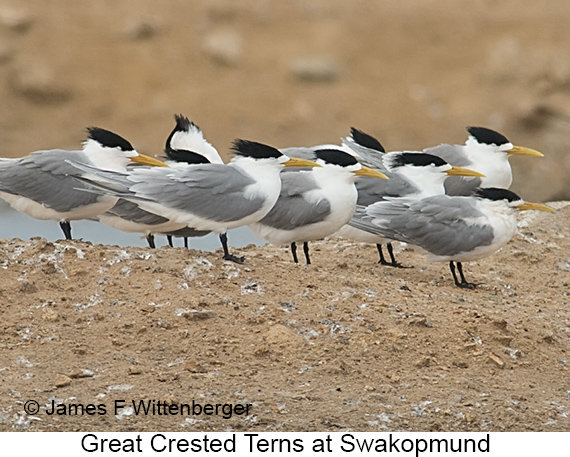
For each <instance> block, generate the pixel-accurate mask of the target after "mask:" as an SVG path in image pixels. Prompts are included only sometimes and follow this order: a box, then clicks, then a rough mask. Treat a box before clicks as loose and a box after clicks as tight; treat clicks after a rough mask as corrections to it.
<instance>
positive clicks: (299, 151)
mask: <svg viewBox="0 0 570 457" xmlns="http://www.w3.org/2000/svg"><path fill="white" fill-rule="evenodd" d="M279 152H281V153H282V154H285V155H286V156H287V157H295V158H296V159H304V160H315V159H316V158H317V156H316V154H315V149H313V148H303V147H298V148H297V147H293V148H283V149H279Z"/></svg>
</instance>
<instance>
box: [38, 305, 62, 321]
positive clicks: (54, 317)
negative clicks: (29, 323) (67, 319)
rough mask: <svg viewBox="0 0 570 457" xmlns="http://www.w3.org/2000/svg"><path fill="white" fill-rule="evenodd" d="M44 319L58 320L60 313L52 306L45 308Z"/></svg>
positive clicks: (43, 311)
mask: <svg viewBox="0 0 570 457" xmlns="http://www.w3.org/2000/svg"><path fill="white" fill-rule="evenodd" d="M42 319H43V320H44V321H48V322H57V321H58V320H59V314H57V312H55V311H54V310H53V309H51V308H44V309H43V310H42Z"/></svg>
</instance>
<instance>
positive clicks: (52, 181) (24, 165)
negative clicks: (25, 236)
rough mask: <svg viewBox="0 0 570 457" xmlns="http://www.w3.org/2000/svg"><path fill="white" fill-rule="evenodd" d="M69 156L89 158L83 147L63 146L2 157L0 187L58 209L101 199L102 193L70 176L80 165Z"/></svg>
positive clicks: (84, 159)
mask: <svg viewBox="0 0 570 457" xmlns="http://www.w3.org/2000/svg"><path fill="white" fill-rule="evenodd" d="M67 160H73V161H76V162H80V163H86V162H87V158H86V157H85V155H84V154H83V153H82V152H81V151H64V150H61V149H53V150H48V151H37V152H34V153H32V154H30V155H29V156H27V157H23V158H21V159H4V160H1V161H0V190H2V191H3V192H6V193H10V194H13V195H19V196H22V197H26V198H28V199H30V200H33V201H36V202H38V203H41V204H42V205H44V206H46V207H48V208H51V209H53V210H55V211H59V212H67V211H71V210H73V209H74V208H78V207H81V206H86V205H91V204H93V203H96V202H98V201H99V200H100V199H101V198H102V197H101V195H98V194H96V193H92V192H85V190H87V189H91V187H90V186H89V185H87V184H85V183H78V182H77V181H76V180H75V179H73V178H72V177H70V176H69V175H70V174H76V173H77V169H76V168H75V167H73V166H72V165H70V164H69V163H68V162H67ZM80 189H83V190H80Z"/></svg>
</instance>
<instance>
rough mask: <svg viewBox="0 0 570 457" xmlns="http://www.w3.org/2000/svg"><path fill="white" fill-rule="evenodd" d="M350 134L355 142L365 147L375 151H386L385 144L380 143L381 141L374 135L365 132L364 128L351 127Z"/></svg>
mask: <svg viewBox="0 0 570 457" xmlns="http://www.w3.org/2000/svg"><path fill="white" fill-rule="evenodd" d="M350 136H351V137H352V139H353V140H354V142H355V143H357V144H359V145H360V146H364V147H365V148H368V149H374V150H375V151H380V152H386V150H385V149H384V146H382V145H381V144H380V141H378V140H377V139H376V138H374V137H373V136H372V135H368V133H364V132H363V131H362V130H358V129H355V128H354V127H350Z"/></svg>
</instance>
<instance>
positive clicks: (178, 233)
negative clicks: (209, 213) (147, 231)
mask: <svg viewBox="0 0 570 457" xmlns="http://www.w3.org/2000/svg"><path fill="white" fill-rule="evenodd" d="M208 233H211V232H210V231H209V230H196V229H193V228H191V227H184V228H181V229H178V230H174V231H172V232H168V233H165V235H170V236H175V237H177V238H194V237H199V236H206V235H207V234H208Z"/></svg>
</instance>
